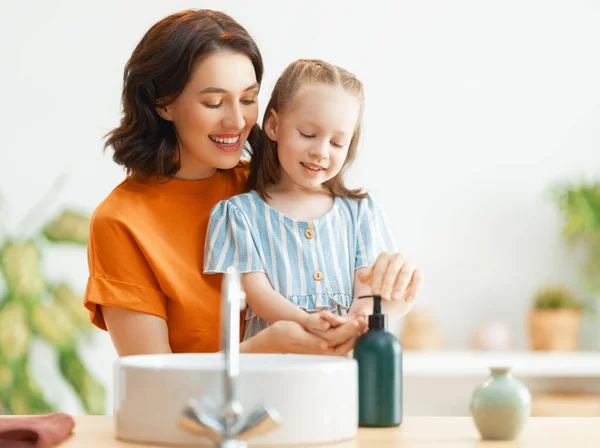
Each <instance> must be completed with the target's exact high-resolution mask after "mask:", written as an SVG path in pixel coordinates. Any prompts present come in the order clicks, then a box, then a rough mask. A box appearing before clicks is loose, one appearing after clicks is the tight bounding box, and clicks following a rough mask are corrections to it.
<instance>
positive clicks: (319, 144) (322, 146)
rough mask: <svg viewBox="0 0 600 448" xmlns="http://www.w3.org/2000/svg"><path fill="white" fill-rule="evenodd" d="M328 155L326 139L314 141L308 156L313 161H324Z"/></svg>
mask: <svg viewBox="0 0 600 448" xmlns="http://www.w3.org/2000/svg"><path fill="white" fill-rule="evenodd" d="M328 154H329V142H328V141H327V140H326V139H321V140H316V141H315V144H314V146H313V147H312V148H311V151H310V155H311V156H312V157H314V158H315V159H324V158H326V157H327V156H328Z"/></svg>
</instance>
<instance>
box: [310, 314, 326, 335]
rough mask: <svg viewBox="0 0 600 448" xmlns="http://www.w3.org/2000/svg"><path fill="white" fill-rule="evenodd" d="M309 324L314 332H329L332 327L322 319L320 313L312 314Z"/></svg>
mask: <svg viewBox="0 0 600 448" xmlns="http://www.w3.org/2000/svg"><path fill="white" fill-rule="evenodd" d="M309 322H310V323H309V327H310V329H311V330H313V331H327V330H329V328H330V327H331V324H330V323H329V322H328V321H327V320H325V319H322V318H321V315H320V314H319V313H317V314H311V315H310V318H309Z"/></svg>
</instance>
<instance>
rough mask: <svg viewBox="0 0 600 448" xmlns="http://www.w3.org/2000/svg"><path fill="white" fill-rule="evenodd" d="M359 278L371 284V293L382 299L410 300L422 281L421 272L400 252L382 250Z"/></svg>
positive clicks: (414, 295)
mask: <svg viewBox="0 0 600 448" xmlns="http://www.w3.org/2000/svg"><path fill="white" fill-rule="evenodd" d="M359 280H360V281H361V282H362V283H365V284H368V285H371V291H372V294H374V295H381V298H382V299H383V300H400V299H402V298H404V300H405V301H406V302H412V301H413V300H414V299H415V297H416V296H417V293H418V292H419V289H420V288H421V284H422V283H423V273H422V272H421V271H420V270H419V269H415V267H414V266H413V264H412V263H411V262H410V261H409V260H407V259H406V258H405V257H404V255H402V254H401V253H389V252H382V253H381V254H379V257H377V260H376V261H375V264H374V265H373V266H369V267H368V268H366V269H364V270H363V271H362V272H361V273H360V274H359Z"/></svg>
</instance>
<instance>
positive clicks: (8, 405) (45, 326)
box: [0, 210, 105, 414]
mask: <svg viewBox="0 0 600 448" xmlns="http://www.w3.org/2000/svg"><path fill="white" fill-rule="evenodd" d="M88 231H89V218H88V217H87V216H85V215H82V214H79V213H76V212H74V211H71V210H64V211H63V212H61V213H59V215H58V216H57V217H55V218H54V219H52V220H51V221H50V222H47V223H45V224H44V225H43V226H42V228H41V229H39V230H38V231H37V232H35V233H34V234H33V235H30V236H28V238H26V239H21V238H16V237H11V236H10V235H1V234H0V276H1V277H2V278H3V280H4V292H3V293H2V295H1V296H0V413H9V414H40V413H47V412H52V411H56V410H59V409H57V407H56V405H55V404H53V403H49V402H48V401H47V400H46V398H45V397H44V394H43V391H42V390H41V388H40V387H39V385H38V384H36V382H35V381H34V379H33V378H32V376H31V374H30V371H29V367H30V358H31V355H30V348H31V344H32V342H33V341H34V340H35V339H36V338H42V339H43V340H45V341H46V342H47V343H49V344H50V345H51V346H52V347H53V349H54V351H55V353H56V356H57V358H58V365H59V369H60V373H61V375H62V377H63V378H64V380H65V381H66V382H67V383H68V384H70V385H71V387H72V388H73V390H74V391H75V392H76V394H77V395H78V397H79V399H80V401H81V404H82V407H83V408H84V410H85V411H86V412H87V413H89V414H103V413H104V400H105V391H104V388H103V387H102V385H101V384H100V383H99V382H98V381H97V380H95V379H94V378H93V377H92V375H91V374H90V373H89V372H88V371H87V369H86V367H85V365H84V363H83V362H82V360H81V359H80V357H79V355H78V352H77V346H78V343H79V342H81V341H82V340H83V341H85V338H86V337H88V336H89V335H90V334H91V331H92V329H93V327H92V325H91V324H90V322H89V317H88V315H87V312H86V311H85V309H84V307H83V305H82V298H81V296H80V295H79V294H77V293H76V292H75V291H74V290H73V289H72V288H71V287H70V286H69V285H68V283H66V282H60V283H56V284H53V283H51V282H50V281H48V280H47V279H46V278H45V276H44V273H43V272H42V269H41V261H42V256H43V254H42V252H43V249H44V248H45V247H47V246H49V245H55V244H71V245H78V246H80V247H82V249H83V248H85V246H86V245H87V239H88Z"/></svg>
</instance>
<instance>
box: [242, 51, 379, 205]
mask: <svg viewBox="0 0 600 448" xmlns="http://www.w3.org/2000/svg"><path fill="white" fill-rule="evenodd" d="M307 84H325V85H328V86H336V87H337V86H339V87H341V88H343V89H344V91H345V92H347V93H350V94H352V95H355V96H356V98H357V99H358V100H359V101H360V109H359V114H358V120H357V122H356V127H355V129H354V134H353V136H352V140H351V141H350V145H349V147H348V154H347V156H346V160H345V161H344V164H343V165H342V169H341V170H340V172H339V173H338V174H337V175H336V176H335V177H333V178H332V179H330V180H328V181H327V182H325V183H324V184H323V186H324V187H325V188H327V189H328V190H329V191H330V192H331V193H332V194H333V195H335V196H342V197H347V198H355V199H362V198H365V197H367V196H368V194H367V193H365V192H363V191H362V190H361V189H355V190H352V189H349V188H347V187H346V186H345V184H344V176H345V174H346V172H347V170H348V168H349V167H350V165H351V164H352V163H353V162H354V160H355V158H356V153H357V152H358V142H359V140H360V133H361V124H362V117H363V109H364V92H363V85H362V83H361V82H360V81H359V80H358V78H357V77H356V76H355V75H354V74H352V73H350V72H349V71H347V70H344V69H343V68H341V67H337V66H335V65H332V64H329V63H327V62H324V61H321V60H318V59H299V60H297V61H295V62H292V63H291V64H290V65H288V66H287V68H286V69H285V70H284V71H283V73H282V74H281V76H280V77H279V79H278V80H277V83H276V84H275V88H274V89H273V93H272V94H271V99H270V100H269V104H267V108H266V110H265V115H264V118H263V123H262V129H263V139H264V142H263V144H262V145H261V147H259V148H256V149H254V148H253V149H254V150H253V154H252V158H251V160H250V175H249V177H248V188H249V189H250V190H256V191H257V192H258V194H259V195H260V196H261V197H262V198H263V199H266V197H267V194H266V190H267V188H268V187H269V186H271V185H276V184H277V183H278V182H279V180H280V179H281V165H280V163H279V158H278V157H277V142H274V141H273V140H271V139H270V138H269V137H268V136H267V135H266V134H265V131H264V129H265V126H266V124H267V121H268V120H269V116H270V114H271V111H275V112H278V113H281V112H282V111H283V110H284V109H285V108H286V107H288V106H289V104H290V102H291V101H292V99H293V98H294V96H295V95H296V93H297V92H298V90H299V89H300V87H302V86H305V85H307Z"/></svg>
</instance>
